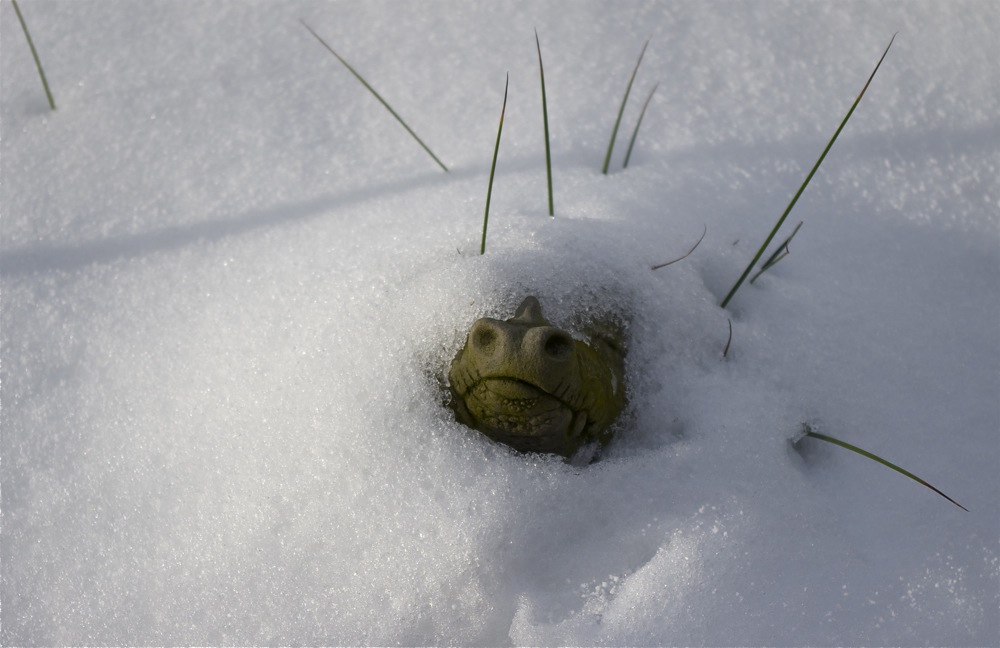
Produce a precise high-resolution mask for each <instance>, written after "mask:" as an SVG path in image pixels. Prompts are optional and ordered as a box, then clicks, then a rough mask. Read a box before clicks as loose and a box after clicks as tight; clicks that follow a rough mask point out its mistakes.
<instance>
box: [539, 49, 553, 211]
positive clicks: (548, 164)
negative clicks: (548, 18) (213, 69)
mask: <svg viewBox="0 0 1000 648" xmlns="http://www.w3.org/2000/svg"><path fill="white" fill-rule="evenodd" d="M535 47H536V48H538V75H539V76H540V77H541V79H542V122H543V123H544V124H545V173H546V176H547V178H548V183H549V216H555V215H556V212H555V206H554V205H553V201H552V153H551V152H550V150H549V105H548V102H547V101H546V100H545V68H544V67H543V66H542V45H541V43H539V42H538V30H537V29H536V30H535Z"/></svg>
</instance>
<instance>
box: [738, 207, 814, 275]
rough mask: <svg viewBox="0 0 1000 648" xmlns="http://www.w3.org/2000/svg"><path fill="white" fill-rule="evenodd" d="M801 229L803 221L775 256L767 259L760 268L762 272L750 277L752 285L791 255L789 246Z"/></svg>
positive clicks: (779, 247)
mask: <svg viewBox="0 0 1000 648" xmlns="http://www.w3.org/2000/svg"><path fill="white" fill-rule="evenodd" d="M800 227H802V221H799V224H798V225H796V226H795V229H793V230H792V233H791V235H790V236H789V237H788V238H786V239H785V240H784V241H783V242H782V243H781V245H779V246H778V249H777V250H775V251H774V254H772V255H771V256H769V257H768V258H767V261H765V262H764V265H762V266H761V267H760V271H759V272H757V274H755V275H754V276H752V277H750V283H753V282H755V281H757V277H759V276H761V275H762V274H764V273H765V272H767V270H768V269H769V268H770V267H771V266H773V265H774V264H776V263H777V262H778V261H781V260H782V259H784V258H785V257H786V256H788V255H789V254H790V253H791V250H790V249H789V248H788V244H789V243H791V242H792V239H793V238H795V235H796V234H798V232H799V228H800Z"/></svg>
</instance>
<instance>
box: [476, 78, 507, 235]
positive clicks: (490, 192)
mask: <svg viewBox="0 0 1000 648" xmlns="http://www.w3.org/2000/svg"><path fill="white" fill-rule="evenodd" d="M509 84H510V74H509V73H508V74H507V80H506V81H505V82H504V84H503V108H501V109H500V126H498V127H497V143H496V146H494V147H493V164H492V165H491V166H490V183H489V185H488V186H487V187H486V213H485V214H483V242H482V243H481V244H480V245H479V254H486V225H487V223H489V220H490V198H492V196H493V175H494V174H495V173H496V170H497V154H498V153H499V152H500V133H502V132H503V116H504V114H505V113H506V112H507V86H508V85H509Z"/></svg>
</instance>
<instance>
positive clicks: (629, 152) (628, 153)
mask: <svg viewBox="0 0 1000 648" xmlns="http://www.w3.org/2000/svg"><path fill="white" fill-rule="evenodd" d="M659 87H660V84H659V83H657V84H656V85H654V86H653V89H652V90H650V91H649V96H648V97H646V103H644V104H642V111H640V112H639V121H637V122H636V123H635V130H634V131H632V139H630V140H629V142H628V150H627V151H626V152H625V163H624V164H622V168H623V169H627V168H628V160H629V158H630V157H632V147H633V146H635V138H636V135H638V134H639V126H641V125H642V118H643V117H645V116H646V108H648V107H649V101H650V99H652V98H653V93H654V92H656V89H657V88H659Z"/></svg>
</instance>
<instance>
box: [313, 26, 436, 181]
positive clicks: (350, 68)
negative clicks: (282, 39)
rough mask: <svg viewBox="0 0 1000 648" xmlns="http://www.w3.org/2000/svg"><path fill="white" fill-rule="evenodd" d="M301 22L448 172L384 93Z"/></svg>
mask: <svg viewBox="0 0 1000 648" xmlns="http://www.w3.org/2000/svg"><path fill="white" fill-rule="evenodd" d="M299 22H300V23H302V26H303V27H305V28H306V29H308V30H309V33H310V34H312V35H313V36H315V37H316V40H318V41H319V42H320V44H321V45H323V47H325V48H326V49H327V50H328V51H329V52H330V53H331V54H333V55H334V56H335V57H337V60H338V61H340V62H341V63H342V64H343V66H344V67H346V68H347V69H348V71H349V72H350V73H351V74H353V75H354V78H356V79H357V80H358V81H360V82H361V85H363V86H364V87H365V88H367V89H368V92H370V93H372V95H374V97H375V98H376V99H378V100H379V103H381V104H382V105H383V106H385V109H386V110H388V111H389V113H390V114H391V115H392V116H393V117H395V118H396V121H398V122H399V123H400V124H402V126H403V128H405V129H406V132H407V133H409V134H410V136H411V137H413V139H415V140H417V144H419V145H420V146H421V147H422V148H423V149H424V150H425V151H427V154H428V155H430V156H431V157H432V158H434V161H435V162H437V164H438V166H439V167H441V168H442V169H444V170H445V172H448V167H446V166H445V165H444V162H442V161H441V160H439V159H438V156H436V155H434V152H433V151H431V149H430V147H428V146H427V145H426V144H424V141H423V140H422V139H420V138H419V137H418V136H417V134H416V133H414V132H413V129H412V128H410V127H409V125H407V123H406V122H405V121H403V118H402V117H400V116H399V114H398V113H397V112H396V111H395V110H393V109H392V106H390V105H389V104H388V102H386V100H385V99H383V98H382V95H380V94H379V93H378V92H376V91H375V88H373V87H371V85H369V84H368V82H367V81H365V78H364V77H363V76H361V75H360V74H359V73H358V71H357V70H355V69H354V68H353V67H351V65H350V64H349V63H348V62H347V61H345V60H344V59H343V58H342V57H341V56H340V54H337V52H335V51H334V50H333V48H332V47H330V45H329V44H327V42H326V41H325V40H323V39H322V38H321V37H320V35H319V34H317V33H316V32H315V31H313V28H312V27H310V26H309V25H307V24H306V23H305V21H304V20H301V19H300V20H299Z"/></svg>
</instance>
